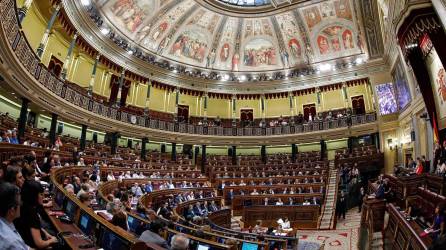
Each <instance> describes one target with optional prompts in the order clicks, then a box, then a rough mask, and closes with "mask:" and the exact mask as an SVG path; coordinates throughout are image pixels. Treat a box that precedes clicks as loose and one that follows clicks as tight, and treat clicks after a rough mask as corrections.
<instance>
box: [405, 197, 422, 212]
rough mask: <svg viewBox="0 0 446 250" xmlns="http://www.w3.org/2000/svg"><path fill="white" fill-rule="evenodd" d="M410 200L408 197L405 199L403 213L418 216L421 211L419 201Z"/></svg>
mask: <svg viewBox="0 0 446 250" xmlns="http://www.w3.org/2000/svg"><path fill="white" fill-rule="evenodd" d="M411 201H412V200H411V199H410V198H408V199H407V200H406V210H404V213H405V214H406V216H409V217H418V216H419V215H420V213H421V206H420V204H419V203H417V202H411Z"/></svg>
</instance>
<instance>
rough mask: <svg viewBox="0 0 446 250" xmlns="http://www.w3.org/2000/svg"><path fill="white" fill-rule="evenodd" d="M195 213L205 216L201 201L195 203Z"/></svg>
mask: <svg viewBox="0 0 446 250" xmlns="http://www.w3.org/2000/svg"><path fill="white" fill-rule="evenodd" d="M194 213H195V214H196V215H198V216H203V211H202V210H201V205H200V202H197V203H195V206H194Z"/></svg>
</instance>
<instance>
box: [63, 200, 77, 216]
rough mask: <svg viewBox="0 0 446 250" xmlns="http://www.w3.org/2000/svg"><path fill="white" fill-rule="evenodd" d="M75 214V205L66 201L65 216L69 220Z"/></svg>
mask: <svg viewBox="0 0 446 250" xmlns="http://www.w3.org/2000/svg"><path fill="white" fill-rule="evenodd" d="M75 213H76V204H74V203H73V202H72V201H67V206H66V207H65V214H67V215H68V217H70V219H71V220H73V219H74V215H75Z"/></svg>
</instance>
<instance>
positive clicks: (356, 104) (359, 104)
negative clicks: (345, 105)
mask: <svg viewBox="0 0 446 250" xmlns="http://www.w3.org/2000/svg"><path fill="white" fill-rule="evenodd" d="M352 109H353V114H354V115H363V114H365V104H364V96H362V95H358V96H353V97H352Z"/></svg>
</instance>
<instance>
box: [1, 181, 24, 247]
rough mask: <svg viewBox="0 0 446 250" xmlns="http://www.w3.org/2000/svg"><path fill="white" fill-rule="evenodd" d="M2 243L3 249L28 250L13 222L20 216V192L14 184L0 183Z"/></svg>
mask: <svg viewBox="0 0 446 250" xmlns="http://www.w3.org/2000/svg"><path fill="white" fill-rule="evenodd" d="M0 200H1V201H2V202H1V204H0V241H1V245H2V249H18V250H28V249H29V247H28V246H27V245H26V243H25V241H24V240H23V239H22V238H21V237H20V235H19V234H18V233H17V231H16V228H15V227H14V224H13V221H14V220H15V219H17V218H19V216H20V190H19V188H17V187H16V186H14V185H13V184H10V183H7V182H1V183H0Z"/></svg>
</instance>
